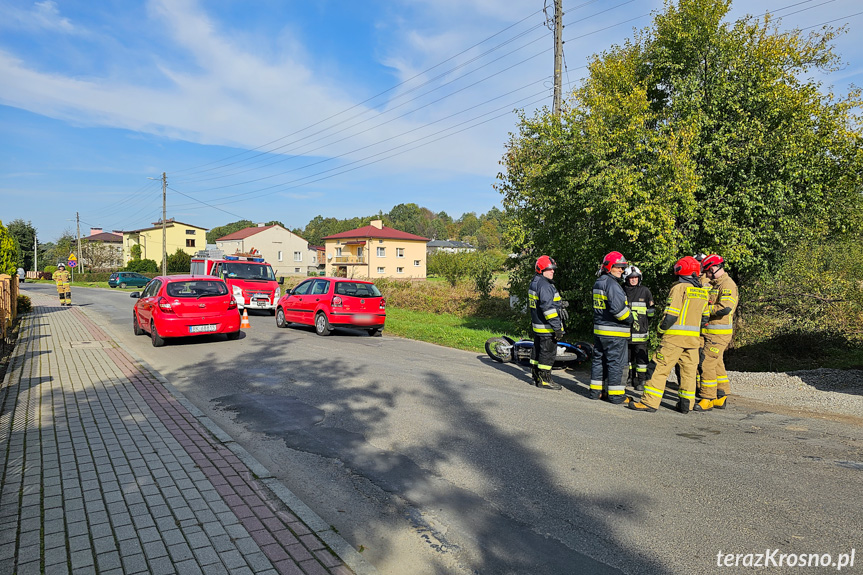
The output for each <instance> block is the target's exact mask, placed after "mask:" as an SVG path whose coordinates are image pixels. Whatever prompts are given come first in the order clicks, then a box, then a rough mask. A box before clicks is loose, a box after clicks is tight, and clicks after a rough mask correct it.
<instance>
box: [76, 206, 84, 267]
mask: <svg viewBox="0 0 863 575" xmlns="http://www.w3.org/2000/svg"><path fill="white" fill-rule="evenodd" d="M75 227H76V228H77V230H78V264H79V265H80V266H81V273H84V258H83V255H84V254H82V253H81V218H80V217H79V216H78V212H75Z"/></svg>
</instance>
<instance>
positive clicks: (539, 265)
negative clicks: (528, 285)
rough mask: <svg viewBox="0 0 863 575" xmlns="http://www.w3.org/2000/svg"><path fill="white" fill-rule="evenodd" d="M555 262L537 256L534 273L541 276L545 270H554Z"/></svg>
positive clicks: (546, 257)
mask: <svg viewBox="0 0 863 575" xmlns="http://www.w3.org/2000/svg"><path fill="white" fill-rule="evenodd" d="M556 269H557V262H556V261H554V260H553V259H552V258H550V257H548V256H539V259H538V260H536V273H538V274H541V273H542V272H544V271H545V270H556Z"/></svg>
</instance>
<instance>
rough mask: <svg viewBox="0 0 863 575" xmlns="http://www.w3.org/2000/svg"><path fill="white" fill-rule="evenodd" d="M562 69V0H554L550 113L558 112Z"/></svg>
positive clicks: (556, 114)
mask: <svg viewBox="0 0 863 575" xmlns="http://www.w3.org/2000/svg"><path fill="white" fill-rule="evenodd" d="M562 69H563V0H554V102H553V103H552V107H551V113H552V114H554V115H555V116H558V115H559V114H560V102H561V84H562V80H561V70H562Z"/></svg>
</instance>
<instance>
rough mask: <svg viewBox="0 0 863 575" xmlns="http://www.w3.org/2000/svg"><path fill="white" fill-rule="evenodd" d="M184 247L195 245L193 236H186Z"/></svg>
mask: <svg viewBox="0 0 863 575" xmlns="http://www.w3.org/2000/svg"><path fill="white" fill-rule="evenodd" d="M186 247H187V248H193V247H195V240H194V239H193V238H186Z"/></svg>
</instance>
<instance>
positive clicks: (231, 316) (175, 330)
mask: <svg viewBox="0 0 863 575" xmlns="http://www.w3.org/2000/svg"><path fill="white" fill-rule="evenodd" d="M130 296H131V297H133V298H136V299H137V300H138V301H136V302H135V307H134V309H133V311H132V329H133V330H134V332H135V335H142V334H143V333H145V332H147V333H149V334H150V338H151V339H152V340H153V347H160V346H162V345H165V340H166V339H167V338H171V337H188V336H193V335H201V334H210V333H224V334H226V335H227V336H228V339H237V338H239V337H240V311H239V310H238V309H237V302H236V300H235V299H234V296H232V295H231V292H230V291H229V290H228V286H227V284H225V282H224V281H223V280H221V279H219V278H215V277H209V276H208V277H201V276H191V275H178V276H158V277H155V278H153V279H152V280H151V281H150V283H148V284H147V287H145V288H144V291H143V292H132V293H131V294H130Z"/></svg>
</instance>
